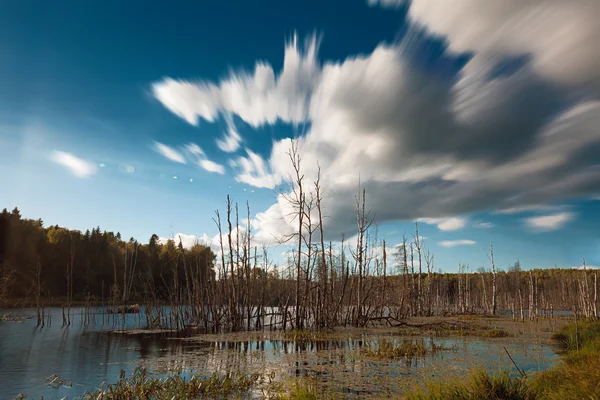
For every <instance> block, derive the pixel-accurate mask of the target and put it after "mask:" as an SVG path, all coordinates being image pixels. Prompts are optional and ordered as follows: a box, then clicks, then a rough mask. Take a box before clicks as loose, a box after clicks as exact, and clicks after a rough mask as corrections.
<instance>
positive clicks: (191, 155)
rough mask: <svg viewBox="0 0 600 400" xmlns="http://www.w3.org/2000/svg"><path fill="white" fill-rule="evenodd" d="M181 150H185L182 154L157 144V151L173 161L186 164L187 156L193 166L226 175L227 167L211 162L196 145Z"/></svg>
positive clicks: (190, 144) (191, 144)
mask: <svg viewBox="0 0 600 400" xmlns="http://www.w3.org/2000/svg"><path fill="white" fill-rule="evenodd" d="M181 148H182V150H183V151H182V152H180V151H178V150H175V149H174V148H172V147H169V146H166V145H164V144H162V143H159V142H155V149H156V150H157V151H158V152H159V153H160V154H162V155H163V156H165V157H166V158H168V159H170V160H171V161H175V162H177V163H181V164H186V163H187V161H188V160H187V159H186V156H187V158H188V159H191V162H192V163H193V164H196V165H198V166H199V167H201V168H202V169H204V170H206V171H208V172H214V173H217V174H221V175H223V174H224V173H225V167H224V166H223V165H221V164H218V163H216V162H214V161H211V160H209V159H208V157H207V156H206V153H205V152H204V150H202V148H201V147H200V146H198V145H197V144H196V143H187V144H186V145H184V146H182V147H181ZM175 179H176V178H175Z"/></svg>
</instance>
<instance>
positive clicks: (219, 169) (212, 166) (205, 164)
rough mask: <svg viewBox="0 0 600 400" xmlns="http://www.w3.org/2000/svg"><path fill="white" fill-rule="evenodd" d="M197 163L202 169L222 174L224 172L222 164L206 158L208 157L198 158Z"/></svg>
mask: <svg viewBox="0 0 600 400" xmlns="http://www.w3.org/2000/svg"><path fill="white" fill-rule="evenodd" d="M198 165H200V167H202V168H203V169H205V170H206V171H208V172H215V173H217V174H221V175H223V174H224V173H225V167H224V166H222V165H221V164H217V163H216V162H214V161H211V160H208V159H204V160H200V161H199V162H198Z"/></svg>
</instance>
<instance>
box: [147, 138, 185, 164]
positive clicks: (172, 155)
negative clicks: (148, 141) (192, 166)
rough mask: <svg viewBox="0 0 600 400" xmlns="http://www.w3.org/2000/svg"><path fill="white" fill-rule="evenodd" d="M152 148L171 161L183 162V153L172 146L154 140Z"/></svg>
mask: <svg viewBox="0 0 600 400" xmlns="http://www.w3.org/2000/svg"><path fill="white" fill-rule="evenodd" d="M154 149H155V150H156V151H157V152H159V153H160V154H161V155H162V156H163V157H166V158H168V159H169V160H171V161H173V162H176V163H180V164H185V157H184V156H183V154H181V153H180V152H179V151H177V150H175V149H174V148H172V147H169V146H167V145H166V144H163V143H160V142H154Z"/></svg>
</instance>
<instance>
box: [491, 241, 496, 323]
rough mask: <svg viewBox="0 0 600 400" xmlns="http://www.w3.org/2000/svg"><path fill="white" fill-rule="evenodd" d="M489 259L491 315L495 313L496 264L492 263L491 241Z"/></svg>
mask: <svg viewBox="0 0 600 400" xmlns="http://www.w3.org/2000/svg"><path fill="white" fill-rule="evenodd" d="M490 260H491V261H492V315H496V264H495V263H494V247H493V245H492V244H491V243H490Z"/></svg>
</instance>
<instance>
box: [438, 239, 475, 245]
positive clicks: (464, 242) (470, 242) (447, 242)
mask: <svg viewBox="0 0 600 400" xmlns="http://www.w3.org/2000/svg"><path fill="white" fill-rule="evenodd" d="M438 244H439V245H440V246H442V247H456V246H472V245H474V244H477V242H475V241H474V240H469V239H461V240H442V241H441V242H439V243H438Z"/></svg>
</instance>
